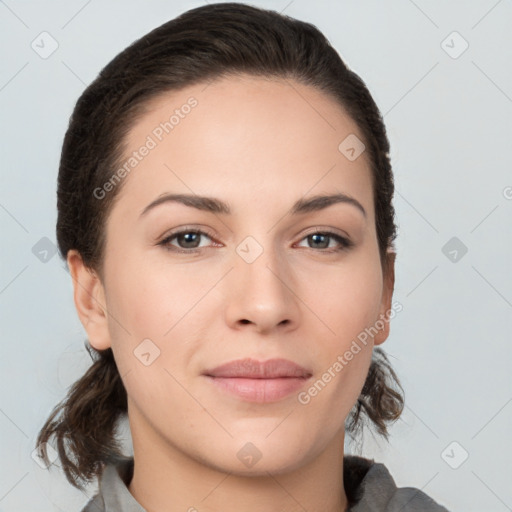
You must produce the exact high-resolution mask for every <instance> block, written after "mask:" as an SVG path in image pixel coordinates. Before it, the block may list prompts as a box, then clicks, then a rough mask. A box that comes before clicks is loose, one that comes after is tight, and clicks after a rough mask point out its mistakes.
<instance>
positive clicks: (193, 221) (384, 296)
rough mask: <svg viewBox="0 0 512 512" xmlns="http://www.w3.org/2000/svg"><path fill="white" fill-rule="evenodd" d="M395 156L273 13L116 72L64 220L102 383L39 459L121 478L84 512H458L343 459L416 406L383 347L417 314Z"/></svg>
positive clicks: (66, 170)
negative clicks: (404, 300)
mask: <svg viewBox="0 0 512 512" xmlns="http://www.w3.org/2000/svg"><path fill="white" fill-rule="evenodd" d="M388 152H389V142H388V140H387V136H386V131H385V127H384V125H383V122H382V118H381V116H380V113H379V110H378V108H377V106H376V105H375V103H374V101H373V99H372V97H371V96H370V94H369V92H368V90H367V88H366V87H365V85H364V83H363V82H362V81H361V79H360V78H359V77H358V76H357V75H356V74H355V73H353V72H352V71H350V70H348V69H347V67H346V66H345V65H344V63H343V62H342V60H341V59H340V57H339V55H338V54H337V53H336V51H335V50H334V49H333V48H332V47H331V46H330V45H329V43H328V42H327V40H326V39H325V37H324V36H323V35H322V34H321V33H320V32H319V31H318V30H317V29H316V28H315V27H314V26H312V25H310V24H307V23H304V22H300V21H297V20H294V19H291V18H288V17H286V16H282V15H279V14H277V13H276V12H273V11H266V10H263V9H258V8H255V7H251V6H247V5H241V4H234V3H220V4H213V5H208V6H205V7H200V8H196V9H192V10H190V11H188V12H186V13H184V14H182V15H181V16H179V17H177V18H176V19H174V20H171V21H170V22H168V23H165V24H164V25H162V26H161V27H159V28H157V29H155V30H153V31H152V32H150V33H149V34H147V35H146V36H144V37H142V38H141V39H139V40H138V41H136V42H135V43H133V44H132V45H131V46H130V47H128V48H127V49H125V50H124V51H123V52H121V53H120V54H119V55H118V56H117V57H116V58H115V59H114V60H112V62H110V63H109V64H108V65H107V66H106V67H105V68H104V69H103V70H102V71H101V73H100V75H99V77H98V78H97V79H96V80H95V81H94V82H93V83H92V84H91V85H90V86H89V87H88V88H87V89H86V91H85V92H84V93H83V94H82V96H81V97H80V99H79V100H78V102H77V105H76V108H75V110H74V112H73V115H72V118H71V121H70V125H69V127H68V130H67V133H66V136H65V140H64V145H63V151H62V156H61V164H60V170H59V180H58V220H57V238H58V243H59V249H60V252H61V255H62V256H63V257H64V258H65V259H66V260H67V263H68V266H69V269H70V273H71V276H72V278H73V283H74V300H75V305H76V308H77V312H78V315H79V317H80V320H81V322H82V324H83V325H84V328H85V330H86V331H87V338H88V341H87V344H86V347H87V348H88V350H90V351H91V354H92V357H93V359H94V361H95V362H94V364H93V365H92V367H91V368H90V369H89V370H88V371H87V372H86V374H85V375H84V376H83V377H82V378H80V379H79V380H78V381H77V382H76V383H75V385H74V386H73V387H72V388H71V389H70V391H69V394H68V396H67V397H66V399H65V400H64V401H63V402H62V403H61V404H59V405H58V406H57V407H56V408H55V409H54V411H53V412H52V414H51V416H50V418H49V419H48V421H47V422H46V424H45V425H44V427H43V428H42V429H41V432H40V434H39V437H38V447H39V450H40V453H41V454H42V455H41V456H43V457H46V445H45V443H46V442H48V441H49V439H50V437H52V436H55V437H56V440H57V448H58V453H59V456H60V459H61V462H62V466H63V469H64V472H65V474H66V477H67V478H68V480H69V481H70V482H71V483H72V484H73V485H75V486H76V487H78V488H83V485H82V483H84V482H85V483H87V482H90V481H91V479H92V478H94V477H98V478H99V479H100V482H99V483H100V488H99V492H98V494H97V495H96V496H95V497H94V498H93V499H91V501H90V502H89V503H88V504H87V505H86V506H85V508H84V509H83V510H84V511H85V512H89V511H92V510H104V511H109V512H113V511H114V510H115V511H130V512H132V511H139V512H140V511H144V510H146V511H159V510H166V511H178V510H189V511H193V510H200V511H201V510H209V511H217V510H219V511H220V510H222V511H223V512H229V511H230V510H234V509H235V508H236V509H237V510H240V509H243V510H244V511H251V510H266V511H269V510H270V511H274V510H275V511H278V510H310V511H316V510H318V511H320V510H322V511H332V512H334V511H347V510H351V511H357V512H362V511H366V510H386V511H397V510H425V511H446V508H444V507H442V506H440V505H438V504H437V503H436V502H435V501H434V500H432V499H431V498H429V497H428V496H427V495H426V494H425V493H423V492H421V491H419V490H418V489H413V488H401V489H398V488H397V487H396V485H395V483H394V481H393V479H392V477H391V475H390V474H389V472H388V471H387V469H386V467H385V466H384V465H383V464H380V463H376V462H375V461H374V460H371V459H367V458H363V457H359V456H350V455H346V454H344V440H345V432H347V433H348V434H349V435H350V436H355V435H356V433H357V432H358V430H360V429H361V427H362V426H363V421H364V418H365V416H366V417H367V418H368V419H369V420H370V421H371V422H372V423H373V425H374V426H375V427H376V429H377V431H378V433H379V434H381V435H382V436H384V437H385V438H387V436H388V430H387V425H388V423H389V422H392V421H395V420H396V419H398V417H399V416H400V413H401V412H402V409H403V404H404V402H403V395H402V393H401V392H400V391H399V390H398V388H400V389H401V387H400V383H399V381H398V379H397V377H396V375H395V373H394V372H393V370H392V368H391V366H390V365H389V363H388V361H387V358H386V357H385V354H384V352H383V351H382V350H381V348H380V347H378V345H380V344H382V343H383V342H384V341H385V340H386V338H387V337H388V335H389V320H390V318H391V317H392V315H393V314H394V312H395V311H396V310H397V308H399V307H400V305H398V306H397V305H396V304H393V303H392V295H393V285H394V261H395V250H394V246H393V241H394V239H395V237H396V227H395V224H394V209H393V206H392V196H393V190H394V187H393V177H392V171H391V166H390V162H389V157H388ZM317 244H318V247H317V246H316V245H317ZM89 345H90V346H89ZM402 391H403V390H402ZM125 414H127V416H128V420H129V426H130V432H131V436H132V441H133V457H127V456H126V455H124V454H123V453H122V450H121V447H120V445H119V441H118V439H117V438H116V426H117V422H118V420H120V419H121V418H123V416H124V415H125ZM65 445H67V446H65ZM70 455H71V458H70ZM45 460H46V462H47V464H48V459H45Z"/></svg>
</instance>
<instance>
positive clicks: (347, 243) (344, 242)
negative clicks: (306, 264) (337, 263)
mask: <svg viewBox="0 0 512 512" xmlns="http://www.w3.org/2000/svg"><path fill="white" fill-rule="evenodd" d="M188 233H194V234H196V235H206V236H207V237H208V238H210V239H212V240H213V239H214V237H213V235H212V234H211V233H209V232H208V231H203V230H200V229H192V228H191V229H182V230H180V231H175V232H174V233H171V234H170V235H169V236H167V237H165V238H164V239H163V240H162V241H161V242H158V244H157V245H161V246H162V247H163V248H164V249H166V250H167V251H170V252H176V253H181V254H191V253H198V252H200V251H201V250H202V249H204V247H202V248H199V247H196V248H192V249H182V248H179V247H175V246H171V245H170V241H171V240H173V239H174V238H176V237H177V236H179V235H183V234H188ZM313 235H323V236H327V237H329V238H333V239H334V240H336V241H337V242H338V243H339V244H340V246H339V247H338V248H334V249H332V248H331V249H319V250H315V249H314V248H313V247H307V249H311V250H313V251H315V252H322V253H327V254H333V253H338V252H342V251H346V250H347V249H350V248H351V247H352V246H353V245H354V242H352V241H351V240H349V239H348V238H345V237H343V236H340V235H338V234H337V233H333V232H331V231H314V232H312V233H308V234H307V235H306V236H304V237H303V238H302V239H301V240H300V241H301V242H302V240H304V239H306V238H308V237H310V236H313Z"/></svg>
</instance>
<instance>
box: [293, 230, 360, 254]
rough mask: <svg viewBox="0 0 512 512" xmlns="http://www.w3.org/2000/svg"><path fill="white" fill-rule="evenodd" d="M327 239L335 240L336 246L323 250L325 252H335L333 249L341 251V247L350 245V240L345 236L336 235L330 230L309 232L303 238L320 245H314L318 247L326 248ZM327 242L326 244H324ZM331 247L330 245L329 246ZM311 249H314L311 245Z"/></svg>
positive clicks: (327, 246)
mask: <svg viewBox="0 0 512 512" xmlns="http://www.w3.org/2000/svg"><path fill="white" fill-rule="evenodd" d="M329 239H331V240H335V241H336V242H337V243H338V247H337V248H336V247H335V248H334V251H325V252H335V251H341V250H343V249H346V248H348V247H350V246H351V245H352V242H350V240H348V239H347V238H344V237H342V236H340V235H337V234H336V233H330V232H318V233H311V234H309V235H307V236H306V237H305V238H303V240H308V241H310V242H312V243H313V244H320V245H321V247H318V246H317V247H316V248H319V249H327V248H329ZM326 240H327V242H326ZM326 243H327V245H326ZM331 248H332V246H331ZM312 249H315V247H312Z"/></svg>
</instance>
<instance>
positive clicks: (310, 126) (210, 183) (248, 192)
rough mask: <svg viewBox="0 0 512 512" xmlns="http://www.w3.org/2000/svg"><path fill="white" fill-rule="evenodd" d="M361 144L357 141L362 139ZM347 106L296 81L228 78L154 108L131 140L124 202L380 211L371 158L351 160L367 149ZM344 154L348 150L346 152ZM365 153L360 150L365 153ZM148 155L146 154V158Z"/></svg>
mask: <svg viewBox="0 0 512 512" xmlns="http://www.w3.org/2000/svg"><path fill="white" fill-rule="evenodd" d="M354 137H355V138H356V139H353V138H354ZM362 139H363V136H362V133H361V130H360V129H359V127H358V126H357V124H356V123H355V122H354V121H353V120H352V119H351V118H350V117H349V116H348V115H347V113H346V112H345V110H344V109H343V108H342V106H341V105H340V104H339V103H338V102H336V101H335V100H334V99H332V98H331V97H330V96H327V95H326V94H325V93H323V92H322V91H319V90H318V89H316V88H313V87H311V86H307V85H304V84H300V83H298V82H296V81H293V80H291V79H281V78H279V79H276V78H272V79H269V78H263V77H254V76H250V75H237V76H227V77H222V78H220V79H217V80H215V81H213V82H211V83H199V84H194V85H192V86H189V87H186V88H184V89H181V90H179V91H169V92H165V93H162V94H160V95H159V96H157V97H155V98H153V99H152V100H151V101H150V102H148V103H147V104H146V106H145V113H144V114H142V115H141V116H140V117H139V119H138V120H137V121H136V122H135V123H134V124H133V126H132V127H131V128H130V130H129V132H128V136H127V137H126V148H127V151H126V158H125V161H124V162H126V161H127V159H128V158H129V157H130V155H132V153H133V152H134V151H135V152H137V151H138V150H139V149H143V148H144V146H146V147H148V148H150V149H149V150H144V151H143V152H144V153H145V155H144V156H143V157H141V156H140V155H138V156H137V161H136V162H132V163H134V164H135V165H133V167H131V168H130V170H129V173H127V174H129V176H127V178H126V183H123V190H122V192H121V194H120V195H121V196H126V200H128V201H130V202H131V203H132V205H133V203H134V202H136V201H138V202H139V203H140V202H141V201H142V202H144V201H145V202H146V203H147V202H149V201H150V200H152V199H154V198H155V195H158V194H161V193H164V192H184V193H196V194H199V195H211V196H216V197H220V198H223V197H224V198H226V200H227V201H228V202H232V199H233V197H228V196H232V195H233V193H234V192H237V193H238V192H239V197H240V200H241V201H243V200H245V199H247V198H248V197H251V198H252V201H253V202H254V201H255V199H254V198H255V195H256V196H257V193H258V192H260V195H259V196H258V197H260V198H261V201H262V202H264V198H269V197H274V196H275V197H276V198H277V197H279V198H280V200H282V201H283V205H284V203H285V202H286V203H290V204H291V203H292V202H295V200H296V199H297V197H300V196H302V195H304V194H307V193H308V191H311V194H313V193H321V192H330V193H332V192H335V191H341V192H345V193H348V194H350V195H353V196H358V199H359V200H360V201H361V202H365V208H366V209H367V211H368V213H371V212H372V205H371V197H372V190H371V175H370V165H369V160H368V157H367V152H366V151H363V152H362V154H361V155H360V156H359V157H358V158H356V159H352V160H351V159H349V158H347V154H346V152H344V150H345V149H346V146H347V144H346V143H345V142H344V141H347V140H348V141H349V142H350V141H352V140H356V141H357V140H360V141H362ZM340 145H341V146H340ZM356 149H357V148H356ZM138 152H139V153H141V151H138Z"/></svg>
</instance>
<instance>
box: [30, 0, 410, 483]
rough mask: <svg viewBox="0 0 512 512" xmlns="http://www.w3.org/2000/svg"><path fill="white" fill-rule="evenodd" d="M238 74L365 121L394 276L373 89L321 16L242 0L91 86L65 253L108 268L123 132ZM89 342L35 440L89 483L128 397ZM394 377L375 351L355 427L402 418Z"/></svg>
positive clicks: (154, 36) (72, 147)
mask: <svg viewBox="0 0 512 512" xmlns="http://www.w3.org/2000/svg"><path fill="white" fill-rule="evenodd" d="M236 74H249V75H254V76H263V77H271V78H281V79H292V80H295V81H297V82H299V83H302V84H305V85H310V86H313V87H315V88H316V89H318V90H320V91H322V92H323V93H325V94H326V95H328V96H329V97H331V98H333V99H334V100H335V101H337V102H338V104H339V105H341V106H342V107H343V108H344V109H345V111H346V112H347V113H348V114H349V115H350V117H351V118H352V119H353V120H354V121H355V122H356V123H357V125H358V127H359V128H360V130H361V133H362V135H363V138H364V144H365V146H366V152H367V156H368V158H369V161H370V162H371V174H372V187H373V197H374V206H375V218H376V232H377V237H378V245H379V253H380V261H381V264H382V268H383V271H384V275H387V272H388V265H387V262H388V261H389V260H388V255H387V251H388V249H393V250H394V247H393V241H394V239H395V237H396V226H395V224H394V209H393V205H392V197H393V192H394V184H393V175H392V170H391V165H390V161H389V142H388V139H387V135H386V129H385V126H384V123H383V120H382V117H381V114H380V112H379V109H378V108H377V106H376V104H375V102H374V101H373V99H372V96H371V95H370V93H369V91H368V89H367V88H366V86H365V84H364V82H363V81H362V80H361V79H360V78H359V76H358V75H357V74H355V73H354V72H353V71H351V70H349V69H348V68H347V67H346V65H345V64H344V62H343V61H342V60H341V58H340V56H339V55H338V53H337V52H336V51H335V49H334V48H333V47H332V46H331V45H330V43H329V42H328V40H327V39H326V38H325V36H324V35H323V34H322V33H321V32H320V31H319V30H318V29H317V28H316V27H315V26H314V25H311V24H309V23H305V22H303V21H299V20H296V19H293V18H290V17H288V16H285V15H281V14H279V13H277V12H274V11H270V10H264V9H260V8H256V7H252V6H249V5H244V4H238V3H217V4H212V5H207V6H204V7H199V8H195V9H192V10H189V11H187V12H185V13H183V14H181V15H180V16H178V17H177V18H175V19H173V20H171V21H168V22H167V23H165V24H163V25H161V26H160V27H158V28H156V29H154V30H152V31H151V32H150V33H148V34H146V35H145V36H143V37H141V38H140V39H138V40H137V41H135V42H134V43H133V44H131V45H130V46H129V47H127V48H126V49H125V50H123V51H122V52H121V53H120V54H118V55H117V56H116V57H115V58H114V59H113V60H112V61H111V62H110V63H109V64H108V65H107V66H105V67H104V68H103V69H102V70H101V72H100V73H99V76H98V77H97V78H96V79H95V80H94V81H93V82H92V83H91V84H90V85H89V86H88V87H87V88H86V89H85V91H84V92H83V93H82V95H81V96H80V98H79V99H78V101H77V103H76V106H75V109H74V111H73V113H72V115H71V118H70V121H69V126H68V129H67V132H66V135H65V138H64V142H63V147H62V154H61V160H60V167H59V176H58V191H57V208H58V219H57V241H58V245H59V250H60V254H61V256H62V257H63V258H64V259H66V256H67V253H68V251H69V250H71V249H76V250H78V252H79V253H80V255H81V257H82V259H83V261H84V263H85V264H86V265H87V266H88V267H89V268H90V269H93V270H94V271H96V272H97V273H98V275H99V276H102V274H103V272H102V262H103V256H104V247H105V222H106V219H107V217H108V214H109V212H110V210H111V207H112V205H113V201H114V200H115V198H116V197H118V195H119V191H120V189H121V187H122V182H120V183H119V184H118V185H117V186H116V187H115V189H114V190H113V191H112V192H110V193H109V194H107V195H105V197H104V198H103V199H102V200H98V199H97V197H96V196H95V194H94V191H95V190H96V189H97V188H98V187H101V186H102V185H103V184H104V183H105V182H107V181H108V180H109V178H111V176H112V172H113V170H114V169H117V168H119V166H120V165H121V162H122V161H123V156H124V152H125V150H126V146H125V143H126V135H127V133H128V132H129V130H130V128H131V127H132V126H133V124H134V123H135V122H136V121H137V119H138V118H139V117H140V115H141V114H142V113H143V112H144V108H145V106H146V105H147V104H148V101H149V100H150V99H154V98H156V97H157V96H159V95H162V94H165V93H166V92H168V91H176V90H178V89H182V88H184V87H187V86H190V85H193V84H197V83H206V82H208V81H210V80H215V79H217V78H221V77H224V76H229V75H236ZM340 142H341V141H340ZM85 346H86V348H87V350H88V351H89V354H90V356H91V358H92V360H93V364H92V366H91V367H90V368H89V369H88V370H87V372H86V373H85V375H83V376H82V377H81V378H80V379H79V380H78V381H76V382H75V383H74V384H73V386H71V388H70V389H69V391H68V394H67V396H66V397H65V398H64V399H63V400H62V401H61V402H60V403H59V404H58V405H57V406H56V407H55V408H54V409H53V411H52V413H51V414H50V416H49V418H48V419H47V421H46V423H45V424H44V426H43V427H42V429H41V431H40V432H39V436H38V438H37V447H38V450H39V453H41V454H42V455H40V456H42V457H44V460H45V462H46V464H47V465H49V460H48V458H47V452H46V446H45V443H46V442H48V440H49V439H50V438H51V437H52V436H55V437H56V441H57V451H58V455H59V458H60V460H61V462H62V467H63V470H64V473H65V475H66V478H67V479H68V481H69V482H70V483H71V484H73V485H74V486H75V487H77V488H80V489H83V488H84V487H83V485H82V482H83V483H86V484H87V483H89V482H90V481H91V479H92V478H93V477H95V476H96V477H99V476H100V475H101V473H102V471H103V469H104V465H105V464H107V463H115V462H116V461H120V460H122V459H126V458H127V457H126V456H125V455H123V453H122V450H121V446H120V445H119V442H118V440H117V438H116V425H117V422H118V420H119V419H120V418H121V417H123V415H125V414H126V412H127V396H126V390H125V388H124V385H123V382H122V380H121V377H120V375H119V372H118V370H117V367H116V364H115V360H114V357H113V353H112V350H111V349H110V348H109V349H106V350H101V351H100V350H96V349H94V348H92V347H91V346H90V345H89V344H88V341H87V340H86V342H85ZM397 386H398V388H400V389H401V390H402V392H403V389H402V387H401V386H400V382H399V380H398V378H397V376H396V375H395V373H394V371H393V369H392V368H391V365H390V364H389V362H388V360H387V357H386V355H385V353H384V352H383V351H382V349H381V348H375V349H374V351H373V356H372V361H371V365H370V368H369V371H368V375H367V378H366V381H365V384H364V387H363V389H362V392H361V395H360V396H359V398H358V400H357V402H356V404H355V405H354V407H353V409H352V411H351V414H350V417H349V418H348V426H347V432H348V433H349V434H351V435H354V434H355V433H356V432H357V431H358V429H360V428H361V425H362V420H363V417H364V416H365V415H366V416H367V419H369V420H370V421H371V422H372V423H373V425H374V426H375V427H376V429H377V431H378V433H379V434H380V435H382V436H384V437H385V438H386V439H387V438H388V430H387V423H389V422H391V421H395V420H396V419H398V418H399V416H400V414H401V412H402V409H403V405H404V397H403V394H401V393H400V392H399V391H398V390H397V389H395V388H396V387H397ZM363 413H364V414H363Z"/></svg>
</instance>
